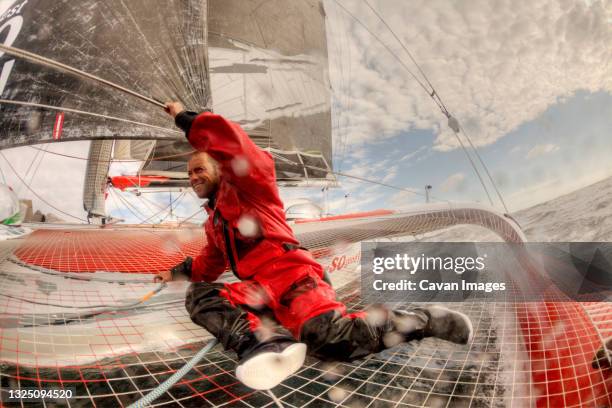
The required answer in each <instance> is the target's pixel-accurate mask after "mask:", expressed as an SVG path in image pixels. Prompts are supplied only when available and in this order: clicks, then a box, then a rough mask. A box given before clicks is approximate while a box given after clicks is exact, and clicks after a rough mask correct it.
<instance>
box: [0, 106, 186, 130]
mask: <svg viewBox="0 0 612 408" xmlns="http://www.w3.org/2000/svg"><path fill="white" fill-rule="evenodd" d="M2 103H6V104H9V105H20V106H34V107H37V108H44V109H51V110H56V111H62V112H70V113H77V114H79V115H88V116H94V117H97V118H102V119H110V120H116V121H118V122H125V123H130V124H132V125H138V126H143V127H148V128H151V129H155V130H160V131H162V132H168V133H175V134H177V135H179V134H180V135H181V136H182V135H183V133H182V132H180V131H178V130H175V129H169V128H165V127H161V126H156V125H150V124H148V123H142V122H136V121H134V120H129V119H123V118H118V117H116V116H109V115H102V114H100V113H93V112H87V111H82V110H78V109H70V108H63V107H61V106H53V105H44V104H41V103H34V102H25V101H13V100H10V99H0V104H2ZM163 139H164V140H165V138H163Z"/></svg>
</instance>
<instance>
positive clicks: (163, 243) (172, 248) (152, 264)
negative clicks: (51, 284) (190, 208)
mask: <svg viewBox="0 0 612 408" xmlns="http://www.w3.org/2000/svg"><path fill="white" fill-rule="evenodd" d="M204 243H205V237H204V232H203V229H201V228H199V229H183V230H163V231H155V232H153V231H149V230H144V229H141V230H138V229H136V230H126V229H122V230H113V229H101V230H38V231H35V232H34V233H32V234H31V235H30V236H28V237H27V238H26V240H25V242H24V243H23V244H22V245H20V247H19V248H18V249H17V250H16V251H15V256H17V257H18V258H19V259H20V260H22V261H23V262H26V263H28V264H31V265H35V266H40V267H43V268H48V269H53V270H56V271H61V272H96V271H109V272H141V273H147V272H149V273H154V272H160V271H163V270H167V269H168V268H170V267H172V266H173V265H175V264H176V263H177V262H180V261H182V260H183V259H184V258H185V256H194V255H196V254H198V253H199V252H200V249H201V248H202V245H204Z"/></svg>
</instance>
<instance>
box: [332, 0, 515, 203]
mask: <svg viewBox="0 0 612 408" xmlns="http://www.w3.org/2000/svg"><path fill="white" fill-rule="evenodd" d="M334 1H335V2H336V4H338V5H339V6H340V7H341V8H342V9H343V10H344V11H345V12H346V13H347V14H348V15H349V16H350V17H351V18H353V20H355V21H356V22H357V23H358V24H359V25H361V26H362V27H363V28H364V29H365V30H366V31H367V32H368V33H370V35H372V36H373V37H374V38H375V39H376V40H377V41H378V42H379V43H380V44H381V45H382V46H383V47H385V48H386V49H387V51H388V52H389V53H390V54H391V55H392V56H393V57H394V58H395V59H396V60H397V61H398V62H399V63H400V64H401V65H402V67H404V69H406V71H407V72H408V73H409V74H410V75H411V76H412V77H413V78H414V80H415V81H417V83H418V84H419V85H420V86H421V88H423V90H424V91H425V92H427V94H428V95H429V97H430V98H431V99H432V101H433V102H434V103H435V104H436V105H437V106H438V108H439V109H440V111H441V112H442V113H443V114H444V115H445V116H446V117H447V118H448V119H450V118H451V117H453V116H452V115H451V114H450V112H449V111H448V109H447V107H446V105H445V104H444V102H443V101H442V98H441V97H440V95H439V94H438V91H437V90H436V89H435V87H434V86H433V84H432V83H431V82H430V81H429V78H427V75H425V72H423V70H422V69H421V66H420V65H419V64H418V63H417V61H416V60H415V58H414V57H413V56H412V54H411V53H410V51H409V50H408V48H407V47H406V45H405V44H404V43H403V42H402V41H401V39H400V38H399V37H398V36H397V34H396V33H395V32H394V31H393V29H392V28H391V26H389V24H388V23H387V22H386V21H385V19H384V18H383V17H382V16H381V15H380V14H379V13H378V12H377V11H376V9H374V7H372V5H370V3H369V2H368V0H363V1H364V3H365V4H366V5H367V6H368V8H369V9H370V10H371V11H372V12H373V13H374V14H375V15H376V17H377V18H378V19H379V20H380V21H381V22H382V23H383V24H384V26H385V27H386V28H387V30H389V32H390V33H391V35H393V37H394V38H395V40H396V41H397V42H398V43H399V45H400V46H401V47H402V48H403V50H404V51H405V52H406V54H407V55H408V57H409V58H410V60H411V61H412V63H413V64H414V65H415V66H416V67H417V69H418V70H419V72H420V73H421V76H422V77H423V79H424V80H425V82H427V85H428V86H429V88H430V89H428V87H427V86H426V85H425V84H424V83H423V82H422V81H421V80H419V79H418V78H417V76H416V75H415V74H414V73H413V72H412V71H411V70H410V69H409V68H408V67H407V66H406V64H405V63H404V62H403V61H402V60H401V59H400V58H399V56H398V55H397V54H396V53H395V52H393V50H391V49H390V48H389V46H387V45H386V44H385V43H384V42H383V41H382V40H381V39H380V37H378V36H377V35H376V34H375V33H373V32H372V31H371V30H370V29H369V28H368V27H367V26H366V25H365V24H364V23H363V22H362V21H361V20H359V19H358V18H357V17H356V16H355V15H354V14H352V13H351V12H350V11H349V10H347V9H346V8H345V7H344V6H343V5H342V4H340V3H339V1H338V0H334ZM451 130H452V131H453V133H454V134H455V137H456V138H457V141H458V142H459V144H460V145H461V148H462V149H463V151H464V152H465V155H466V156H467V158H468V160H469V162H470V165H471V166H472V168H473V169H474V172H475V173H476V176H477V177H478V180H479V181H480V184H481V185H482V187H483V189H484V190H485V194H486V195H487V198H488V199H489V202H490V203H491V205H492V206H494V204H493V199H492V198H491V195H490V194H489V190H488V189H487V187H486V185H485V183H484V180H483V178H482V176H481V175H480V172H479V171H478V168H477V167H476V164H475V163H474V161H473V160H472V158H471V157H470V155H469V153H468V150H467V149H466V147H465V145H464V144H463V142H462V141H461V138H460V137H459V134H458V132H457V131H456V130H455V129H453V128H452V127H451ZM464 134H465V137H466V139H467V140H468V142H469V144H470V146H471V148H472V150H473V151H474V154H475V155H476V157H477V158H478V161H479V162H480V164H481V165H482V167H483V168H484V170H485V173H486V175H487V178H488V179H489V181H490V182H491V184H492V185H493V188H494V189H495V192H496V194H497V196H498V198H499V200H500V202H501V204H502V206H503V207H504V210H505V211H506V212H508V208H507V206H506V203H505V201H504V199H503V197H502V195H501V192H500V191H499V189H498V188H497V185H496V184H495V181H494V180H493V177H492V176H491V173H490V172H489V170H488V168H487V166H486V164H485V163H484V161H483V160H482V157H481V156H480V154H479V153H478V151H477V150H476V147H475V146H474V144H473V143H472V140H471V139H470V137H469V135H467V134H466V133H465V131H464Z"/></svg>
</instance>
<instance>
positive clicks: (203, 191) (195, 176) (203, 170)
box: [188, 152, 219, 198]
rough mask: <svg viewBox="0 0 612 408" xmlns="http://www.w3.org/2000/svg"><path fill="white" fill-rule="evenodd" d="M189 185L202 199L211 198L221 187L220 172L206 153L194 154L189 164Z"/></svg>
mask: <svg viewBox="0 0 612 408" xmlns="http://www.w3.org/2000/svg"><path fill="white" fill-rule="evenodd" d="M188 174H189V184H191V187H192V188H193V191H195V193H196V194H197V196H198V197H200V198H210V196H211V195H212V194H213V193H215V192H216V191H217V187H218V186H219V170H218V168H217V166H216V164H215V162H213V161H212V160H211V159H210V157H209V156H208V155H207V154H206V153H201V152H199V153H194V154H193V155H192V156H191V159H190V160H189V164H188Z"/></svg>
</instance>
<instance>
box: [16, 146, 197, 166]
mask: <svg viewBox="0 0 612 408" xmlns="http://www.w3.org/2000/svg"><path fill="white" fill-rule="evenodd" d="M27 147H29V148H30V149H36V150H43V149H42V148H40V147H36V146H27ZM45 151H46V152H47V153H49V154H54V155H56V156H62V157H67V158H69V159H78V160H87V161H91V162H93V163H139V162H149V161H150V160H165V159H172V158H175V157H183V156H189V155H191V154H193V152H194V151H195V150H192V151H189V152H186V153H176V154H169V155H167V156H159V157H152V158H150V159H143V160H138V159H126V160H113V159H111V160H90V159H89V158H87V157H80V156H73V155H70V154H65V153H59V152H54V151H51V150H45Z"/></svg>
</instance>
